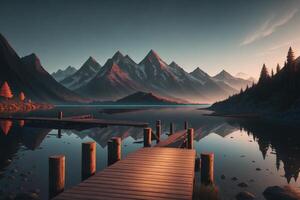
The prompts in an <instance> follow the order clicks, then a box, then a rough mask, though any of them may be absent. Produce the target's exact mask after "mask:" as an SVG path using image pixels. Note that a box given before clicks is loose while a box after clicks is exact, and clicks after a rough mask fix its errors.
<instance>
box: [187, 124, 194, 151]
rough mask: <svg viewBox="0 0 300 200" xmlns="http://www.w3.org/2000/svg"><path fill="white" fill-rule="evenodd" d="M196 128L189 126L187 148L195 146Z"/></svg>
mask: <svg viewBox="0 0 300 200" xmlns="http://www.w3.org/2000/svg"><path fill="white" fill-rule="evenodd" d="M193 144H194V129H193V128H189V129H188V132H187V148H188V149H193V148H194V145H193Z"/></svg>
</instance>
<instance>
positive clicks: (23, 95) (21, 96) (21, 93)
mask: <svg viewBox="0 0 300 200" xmlns="http://www.w3.org/2000/svg"><path fill="white" fill-rule="evenodd" d="M19 99H20V101H24V100H25V94H24V92H20V94H19Z"/></svg>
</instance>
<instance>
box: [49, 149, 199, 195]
mask: <svg viewBox="0 0 300 200" xmlns="http://www.w3.org/2000/svg"><path fill="white" fill-rule="evenodd" d="M195 154H196V153H195V150H189V149H177V148H143V149H139V150H137V151H136V152H134V153H131V154H129V155H128V156H127V157H126V158H125V159H124V160H120V161H118V162H116V163H115V164H113V165H111V166H109V167H108V168H106V169H104V170H103V171H101V172H98V173H96V174H95V175H94V176H92V177H90V178H89V179H87V180H85V181H83V182H82V183H80V184H78V185H77V186H74V187H73V188H71V189H69V190H67V191H65V192H63V193H61V194H60V195H58V196H57V197H56V198H54V199H55V200H67V199H75V200H83V199H88V200H89V199H90V200H98V199H99V200H100V199H146V200H156V199H157V200H166V199H182V200H191V199H192V194H193V182H194V166H195Z"/></svg>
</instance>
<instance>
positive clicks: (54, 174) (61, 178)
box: [49, 155, 65, 199]
mask: <svg viewBox="0 0 300 200" xmlns="http://www.w3.org/2000/svg"><path fill="white" fill-rule="evenodd" d="M64 188H65V156H64V155H55V156H50V157H49V198H50V199H51V198H53V197H55V196H56V195H58V194H59V193H61V192H63V191H64Z"/></svg>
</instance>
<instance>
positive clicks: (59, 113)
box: [58, 111, 63, 119]
mask: <svg viewBox="0 0 300 200" xmlns="http://www.w3.org/2000/svg"><path fill="white" fill-rule="evenodd" d="M62 118H63V112H62V111H59V112H58V119H62Z"/></svg>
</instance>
